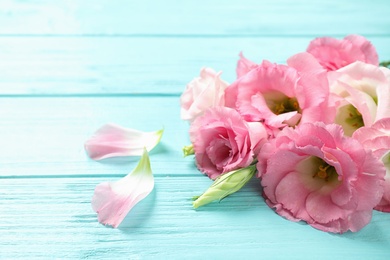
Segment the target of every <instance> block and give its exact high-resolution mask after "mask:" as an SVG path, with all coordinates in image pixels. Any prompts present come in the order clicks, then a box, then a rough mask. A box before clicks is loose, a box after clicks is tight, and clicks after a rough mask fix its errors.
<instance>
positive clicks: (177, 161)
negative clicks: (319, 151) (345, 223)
mask: <svg viewBox="0 0 390 260" xmlns="http://www.w3.org/2000/svg"><path fill="white" fill-rule="evenodd" d="M389 13H390V5H389V4H388V1H387V0H371V1H367V0H364V1H358V2H357V1H339V0H330V1H308V0H298V1H288V0H283V1H271V0H269V1H257V0H256V1H255V0H244V1H240V2H237V3H236V2H234V1H178V0H164V1H160V2H156V1H124V0H121V1H109V0H94V1H92V0H88V1H76V0H70V1H47V0H40V1H33V0H24V1H21V0H19V1H17V0H15V1H3V2H1V8H0V136H1V138H0V259H34V258H38V259H45V258H47V259H53V258H58V259H85V258H91V259H152V258H157V259H165V258H169V259H171V258H172V259H182V258H189V259H200V258H206V259H213V258H215V259H223V258H227V259H231V258H239V257H240V258H261V259H262V258H264V259H286V258H291V259H313V258H315V259H334V258H337V259H338V258H346V259H350V258H351V259H356V258H362V259H388V256H389V254H390V250H389V244H390V235H389V234H390V225H389V223H390V214H385V213H380V212H374V216H373V219H372V222H371V223H370V224H369V225H368V226H367V227H365V228H364V229H362V230H361V231H359V232H357V233H346V234H343V235H334V234H328V233H324V232H321V231H318V230H315V229H313V228H311V227H310V226H308V225H305V224H303V223H293V222H290V221H287V220H285V219H283V218H281V217H279V216H278V215H276V214H275V213H274V212H273V211H272V210H270V209H269V208H268V207H267V206H266V204H265V203H264V201H263V199H262V198H261V196H260V194H261V189H260V186H259V183H258V181H257V180H255V179H254V180H253V181H251V182H250V183H249V185H248V186H246V187H244V188H243V190H241V191H240V192H238V193H236V194H233V195H232V196H230V197H228V198H226V199H225V200H223V201H222V202H221V203H217V202H216V203H213V204H210V205H208V206H206V207H204V208H201V209H200V210H193V209H192V207H191V197H192V196H194V195H199V194H200V193H202V192H203V191H204V190H205V189H206V188H207V187H208V186H209V185H210V183H211V181H210V180H209V179H208V178H207V177H205V176H203V175H202V174H200V173H199V172H198V171H197V170H196V167H195V166H194V163H193V161H192V160H191V159H192V158H182V154H181V147H182V146H183V145H185V144H187V143H188V142H189V139H188V135H187V130H188V124H187V123H186V122H182V121H181V120H180V118H179V100H178V98H179V94H180V92H181V91H182V90H183V89H184V86H185V84H186V83H187V82H188V81H190V80H191V79H192V78H193V77H195V76H196V75H197V74H198V72H199V70H200V68H201V67H203V66H210V67H214V68H215V69H216V70H223V71H224V74H223V78H224V79H226V80H228V81H230V82H231V81H233V80H234V78H235V71H234V70H235V63H236V60H237V55H238V53H239V52H240V51H243V52H244V54H246V56H247V57H248V58H250V59H253V60H254V61H257V62H260V61H261V60H262V59H269V60H271V61H274V62H278V63H283V62H285V60H286V59H287V58H288V57H289V56H290V55H292V54H294V53H296V52H299V51H303V50H304V49H305V48H306V46H307V44H308V42H309V41H310V40H311V39H312V38H313V37H315V36H323V35H330V36H337V37H343V36H344V35H346V34H350V33H360V34H363V35H365V36H366V37H368V38H369V40H371V41H372V42H373V43H374V44H375V46H376V47H377V49H378V53H379V55H380V58H381V59H389V57H390V49H389V48H388V46H389V45H390V31H389V28H390V16H389V15H388V14H389ZM107 122H115V123H118V124H121V125H124V126H127V127H133V128H137V129H140V130H144V131H152V130H156V129H159V128H161V127H164V128H165V133H164V136H163V139H162V143H161V144H160V145H159V147H157V148H156V150H155V151H153V152H152V153H151V157H150V158H151V163H152V169H153V172H154V175H155V179H156V188H155V191H154V192H153V193H152V194H151V196H149V197H148V198H147V199H146V200H145V201H143V202H141V204H139V205H138V206H137V207H136V208H135V209H134V211H132V212H131V213H130V215H129V216H128V217H127V218H126V220H125V223H124V225H122V226H121V228H119V229H111V228H108V227H104V226H102V225H100V224H99V223H98V222H97V219H96V215H95V213H94V212H93V211H92V209H91V207H90V200H91V197H92V194H93V189H94V187H95V185H97V184H98V183H100V182H102V181H108V180H117V179H118V178H120V177H122V176H124V175H125V174H127V173H128V172H129V171H130V170H131V169H132V168H133V167H134V166H135V164H136V163H137V158H124V159H119V160H107V161H104V162H94V161H92V160H90V159H88V158H87V157H86V155H85V153H84V149H83V143H84V141H85V140H86V139H87V138H88V137H89V136H90V135H91V134H92V133H93V132H94V131H95V130H96V129H97V128H98V127H100V126H101V125H102V124H104V123H107Z"/></svg>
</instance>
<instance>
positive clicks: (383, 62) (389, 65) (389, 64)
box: [379, 60, 390, 68]
mask: <svg viewBox="0 0 390 260" xmlns="http://www.w3.org/2000/svg"><path fill="white" fill-rule="evenodd" d="M379 66H382V67H387V68H390V61H388V60H387V61H382V62H381V63H379Z"/></svg>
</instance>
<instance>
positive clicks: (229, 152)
mask: <svg viewBox="0 0 390 260" xmlns="http://www.w3.org/2000/svg"><path fill="white" fill-rule="evenodd" d="M189 133H190V139H191V142H192V144H193V146H194V151H195V159H196V164H197V166H198V168H199V170H200V171H201V172H203V173H205V174H207V175H208V176H209V177H210V178H211V179H215V178H217V177H218V176H219V175H221V174H223V173H226V172H229V171H233V170H236V169H239V168H244V167H247V166H248V165H250V164H251V163H252V161H253V157H254V155H255V152H256V151H258V150H259V149H260V147H261V145H262V144H263V142H265V141H266V139H267V133H266V130H265V128H264V127H263V125H262V124H261V123H253V124H249V123H247V122H245V121H244V120H243V118H242V117H241V116H240V114H238V112H237V111H235V110H234V109H231V108H227V107H215V108H211V109H209V110H207V111H206V112H205V113H204V115H202V116H200V117H198V118H197V119H196V120H195V121H194V122H193V123H192V124H191V127H190V131H189Z"/></svg>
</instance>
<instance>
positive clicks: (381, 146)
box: [352, 118, 390, 212]
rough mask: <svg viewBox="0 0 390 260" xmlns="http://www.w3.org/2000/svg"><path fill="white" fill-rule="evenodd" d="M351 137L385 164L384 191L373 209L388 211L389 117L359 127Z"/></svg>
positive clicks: (389, 185)
mask: <svg viewBox="0 0 390 260" xmlns="http://www.w3.org/2000/svg"><path fill="white" fill-rule="evenodd" d="M352 137H353V138H355V139H357V140H358V141H359V142H361V143H362V144H363V145H364V147H365V148H368V149H370V150H372V151H373V153H374V155H375V156H376V157H377V158H379V159H380V160H381V161H382V162H383V164H384V165H385V167H386V176H385V183H384V189H385V192H384V194H383V197H382V200H381V201H380V202H379V204H378V205H377V206H376V207H375V209H376V210H380V211H384V212H390V118H384V119H381V120H379V121H377V122H375V123H374V124H373V125H372V126H371V127H361V128H359V129H358V130H356V131H355V132H354V133H353V135H352Z"/></svg>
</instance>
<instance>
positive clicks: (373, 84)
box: [328, 61, 390, 136]
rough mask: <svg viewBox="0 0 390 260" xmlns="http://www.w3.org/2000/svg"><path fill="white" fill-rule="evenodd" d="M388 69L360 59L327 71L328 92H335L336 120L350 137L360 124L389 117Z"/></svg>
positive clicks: (389, 82)
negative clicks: (336, 99) (336, 100)
mask: <svg viewBox="0 0 390 260" xmlns="http://www.w3.org/2000/svg"><path fill="white" fill-rule="evenodd" d="M389 75H390V70H389V69H387V68H379V67H378V66H374V65H371V64H367V63H363V62H360V61H357V62H354V63H352V64H350V65H348V66H345V67H344V68H341V69H339V70H337V71H335V72H332V73H329V74H328V78H329V84H330V91H331V92H332V93H334V94H336V95H337V96H338V97H339V99H340V101H339V102H338V103H337V112H336V118H335V123H337V124H340V125H342V127H343V129H344V132H345V134H346V135H348V136H352V134H353V132H354V131H355V130H356V129H358V128H359V127H362V126H368V127H369V126H371V125H372V124H373V123H375V122H376V121H378V120H379V119H381V118H386V117H390V81H389Z"/></svg>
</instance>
